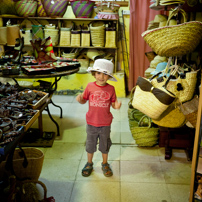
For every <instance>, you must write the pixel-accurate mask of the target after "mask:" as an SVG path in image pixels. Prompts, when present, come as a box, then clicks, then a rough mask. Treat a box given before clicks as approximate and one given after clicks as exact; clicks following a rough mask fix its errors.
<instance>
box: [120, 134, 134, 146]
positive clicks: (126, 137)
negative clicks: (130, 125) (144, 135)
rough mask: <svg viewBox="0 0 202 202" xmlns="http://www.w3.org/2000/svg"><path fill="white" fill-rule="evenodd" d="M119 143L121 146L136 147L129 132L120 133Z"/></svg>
mask: <svg viewBox="0 0 202 202" xmlns="http://www.w3.org/2000/svg"><path fill="white" fill-rule="evenodd" d="M121 143H122V144H133V145H136V143H135V140H134V139H133V137H132V134H131V132H121Z"/></svg>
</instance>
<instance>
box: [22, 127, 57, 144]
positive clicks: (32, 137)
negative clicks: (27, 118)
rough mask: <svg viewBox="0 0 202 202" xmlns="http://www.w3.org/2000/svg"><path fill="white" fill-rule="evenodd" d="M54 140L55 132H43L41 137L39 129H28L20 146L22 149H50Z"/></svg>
mask: <svg viewBox="0 0 202 202" xmlns="http://www.w3.org/2000/svg"><path fill="white" fill-rule="evenodd" d="M54 139H55V132H43V136H41V135H40V132H39V129H37V128H29V129H28V130H27V132H26V133H25V134H24V137H23V138H22V140H21V143H20V145H21V146H22V147H52V145H53V142H54Z"/></svg>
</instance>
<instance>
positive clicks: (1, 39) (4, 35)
mask: <svg viewBox="0 0 202 202" xmlns="http://www.w3.org/2000/svg"><path fill="white" fill-rule="evenodd" d="M0 33H1V34H0V44H6V43H7V27H0Z"/></svg>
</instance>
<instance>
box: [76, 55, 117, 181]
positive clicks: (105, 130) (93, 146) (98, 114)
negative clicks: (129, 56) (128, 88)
mask: <svg viewBox="0 0 202 202" xmlns="http://www.w3.org/2000/svg"><path fill="white" fill-rule="evenodd" d="M113 69H114V65H113V63H112V62H111V61H109V60H106V59H97V60H95V63H94V65H93V67H89V68H88V72H91V74H92V75H93V76H94V77H95V80H96V81H95V82H90V83H89V84H88V85H87V87H86V89H85V90H84V92H83V93H82V94H79V95H78V96H77V97H76V100H77V101H78V102H79V103H80V104H85V103H86V102H87V100H88V101H89V110H88V112H87V114H86V122H87V128H86V132H87V140H86V151H87V156H88V162H87V163H86V165H85V166H84V168H83V169H82V175H83V176H84V177H88V176H89V175H90V174H91V172H92V170H93V161H92V160H93V154H94V152H96V150H97V142H98V139H99V150H100V151H101V152H102V158H103V162H102V164H101V165H102V170H103V174H104V175H105V176H106V177H110V176H112V175H113V172H112V170H111V168H110V166H109V164H108V152H109V149H110V147H111V144H112V142H111V139H110V132H111V130H110V128H111V123H112V119H113V116H112V114H111V112H110V106H112V107H113V108H114V109H120V107H121V102H118V101H117V98H116V93H115V89H114V87H113V86H112V85H110V84H108V83H107V80H112V81H117V80H116V79H115V78H114V77H113V76H112V73H113Z"/></svg>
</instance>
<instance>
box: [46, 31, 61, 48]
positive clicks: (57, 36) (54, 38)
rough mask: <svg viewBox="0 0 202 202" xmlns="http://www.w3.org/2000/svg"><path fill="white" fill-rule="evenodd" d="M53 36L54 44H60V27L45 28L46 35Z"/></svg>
mask: <svg viewBox="0 0 202 202" xmlns="http://www.w3.org/2000/svg"><path fill="white" fill-rule="evenodd" d="M49 36H50V37H51V40H52V44H53V46H55V45H57V44H58V40H59V30H58V29H44V37H45V38H47V37H49Z"/></svg>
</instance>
